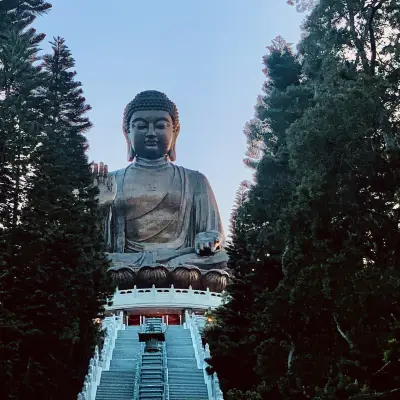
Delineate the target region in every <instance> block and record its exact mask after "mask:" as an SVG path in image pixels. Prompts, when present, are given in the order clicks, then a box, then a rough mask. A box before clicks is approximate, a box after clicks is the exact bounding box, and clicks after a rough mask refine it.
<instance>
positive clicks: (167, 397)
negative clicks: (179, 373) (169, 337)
mask: <svg viewBox="0 0 400 400" xmlns="http://www.w3.org/2000/svg"><path fill="white" fill-rule="evenodd" d="M162 346H163V364H164V365H163V367H164V400H169V383H168V379H169V377H168V362H167V346H166V344H165V342H164V343H163V345H162Z"/></svg>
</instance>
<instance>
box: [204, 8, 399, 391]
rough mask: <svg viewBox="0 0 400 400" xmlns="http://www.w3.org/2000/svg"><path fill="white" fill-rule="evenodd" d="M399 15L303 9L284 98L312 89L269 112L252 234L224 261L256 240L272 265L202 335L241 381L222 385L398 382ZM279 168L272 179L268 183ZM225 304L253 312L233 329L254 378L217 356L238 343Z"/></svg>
mask: <svg viewBox="0 0 400 400" xmlns="http://www.w3.org/2000/svg"><path fill="white" fill-rule="evenodd" d="M399 28H400V10H399V7H398V4H397V2H396V1H390V0H389V1H368V2H364V1H356V0H340V1H336V2H332V1H329V0H321V1H320V3H319V4H318V5H317V6H316V7H315V9H313V11H312V13H311V14H310V16H309V17H308V18H307V20H306V24H305V30H306V36H305V37H304V39H303V40H302V42H301V44H300V46H299V49H300V52H301V60H302V72H301V84H298V85H296V83H295V84H294V85H293V84H292V86H290V87H289V88H287V89H286V90H285V92H284V96H283V97H282V100H283V101H284V100H285V99H287V98H288V97H287V96H288V95H289V93H293V91H297V93H302V94H303V95H305V97H302V96H300V98H307V99H308V100H310V95H311V94H312V97H313V99H312V101H311V107H307V106H306V107H299V109H298V111H299V113H297V114H296V113H290V112H288V110H290V108H291V107H282V109H283V110H284V111H285V112H282V113H276V114H275V116H274V118H273V120H272V121H271V122H276V123H277V124H276V126H275V129H277V130H278V132H280V134H279V136H278V135H277V136H276V140H275V143H276V144H277V145H276V147H275V152H272V153H269V152H268V149H269V148H271V147H272V145H273V142H270V145H269V146H268V145H267V146H266V151H265V155H264V157H263V159H262V161H261V162H260V163H259V166H258V168H257V182H256V184H255V185H254V188H253V189H252V191H251V192H250V195H249V200H248V201H247V202H246V207H245V208H246V209H247V211H246V213H245V216H246V218H248V219H247V221H252V219H251V217H250V216H252V215H257V216H258V217H259V219H258V228H257V229H256V232H257V233H258V234H259V236H260V237H261V240H260V241H257V240H256V238H255V237H254V238H252V239H250V238H251V235H249V234H246V233H244V232H242V233H241V236H240V238H241V241H242V242H241V243H239V242H238V241H236V242H235V241H233V248H234V249H235V250H236V253H234V252H232V250H231V254H232V255H233V260H232V262H233V263H235V262H236V261H237V260H241V258H240V257H241V256H242V255H243V254H244V255H245V257H247V259H248V260H249V262H248V264H247V265H251V263H254V261H258V260H262V259H263V258H262V257H263V255H264V256H265V253H266V252H268V253H269V254H271V258H272V257H274V256H275V257H276V258H275V261H276V268H277V269H280V270H281V271H282V279H280V280H279V282H278V284H277V285H276V286H275V288H272V290H271V287H266V288H265V289H264V290H263V291H261V292H260V293H259V294H256V295H254V292H257V291H258V290H259V286H257V285H255V284H254V282H256V283H257V284H259V282H260V281H261V282H265V281H263V279H265V277H266V274H267V273H266V271H265V270H264V269H263V268H260V269H258V270H257V269H256V270H255V275H256V276H257V278H258V279H257V278H255V279H252V280H251V279H249V274H248V275H246V279H247V281H246V282H245V285H244V287H242V288H241V289H240V290H241V292H240V293H239V292H238V293H237V294H235V293H234V294H233V295H232V299H235V295H236V296H237V295H238V294H241V295H243V294H244V293H251V294H252V296H253V300H252V301H251V302H250V303H251V304H246V305H245V307H244V308H236V309H233V305H234V302H233V300H231V301H230V302H228V304H227V306H226V307H223V308H222V309H221V310H218V311H217V313H216V314H217V316H218V317H219V319H218V318H217V323H216V325H215V328H213V329H214V331H215V332H216V333H219V335H220V338H218V336H217V335H214V334H213V333H212V332H211V336H210V340H211V347H212V350H213V352H212V355H213V358H215V360H211V362H213V363H214V365H216V366H218V367H217V368H216V370H217V372H218V373H219V375H220V376H221V377H222V378H223V379H222V380H223V381H224V383H225V385H226V386H225V389H232V388H236V389H239V390H231V391H230V398H232V399H245V398H251V396H252V397H254V398H265V399H270V398H277V399H279V398H282V399H378V398H379V399H381V398H382V399H395V398H398V396H399V393H400V388H399V385H398V381H399V371H400V365H399V350H398V343H399V340H400V337H399V334H400V325H399V318H398V315H399V304H400V302H399V300H400V299H399V296H400V295H399V293H400V291H399V289H400V287H399V286H400V279H399V278H400V276H399V251H400V246H399V244H400V243H399V238H400V232H399V226H400V225H399V216H400V215H399V188H400V185H399V179H400V149H399V145H400V142H399V128H398V127H399V113H398V109H399V103H398V98H399V78H400V75H399V66H400V65H399V61H400V58H399V57H400V53H399V49H398V46H396V43H399V39H400V33H399V32H400V29H399ZM271 72H272V71H271V70H270V73H271ZM272 98H273V97H272ZM293 104H295V105H298V104H299V102H294V103H293ZM266 111H267V112H268V113H270V112H271V110H270V109H269V108H268V107H266ZM272 111H274V109H272ZM279 117H282V118H281V119H279ZM280 129H282V130H281V131H280ZM279 143H280V144H279ZM270 154H272V155H273V157H272V158H271V156H270ZM276 159H278V160H280V161H281V164H274V163H273V162H274V161H275V160H276ZM271 165H274V166H275V167H276V170H275V173H274V172H271V171H274V170H273V169H272V170H271ZM263 166H265V167H264V168H265V169H263ZM267 166H268V168H267ZM278 176H280V177H281V179H279V180H275V182H277V183H278V182H280V184H279V185H276V186H275V185H272V186H271V185H270V186H267V185H268V182H271V180H272V179H276V177H278ZM263 188H265V189H266V188H269V190H268V192H267V191H265V190H262V189H263ZM274 189H275V191H274ZM253 193H256V194H257V195H256V196H255V198H253ZM279 205H282V207H281V208H280V207H278V206H279ZM275 211H277V213H276V214H275V216H274V214H273V213H274V212H275ZM239 215H240V213H239ZM237 226H240V225H239V224H237ZM248 226H249V225H248ZM268 233H270V235H269V236H268ZM243 249H245V251H244V250H243ZM249 254H250V257H249ZM269 271H270V269H269ZM234 287H235V284H234V285H232V286H231V288H230V291H231V292H232V291H233V288H234ZM259 310H262V312H259ZM229 311H230V312H231V313H232V314H233V313H234V312H235V313H236V316H237V315H240V313H246V315H250V317H249V318H250V319H251V318H252V324H251V326H249V324H248V323H247V322H245V323H244V327H243V328H242V330H241V331H240V335H241V337H240V338H239V339H238V338H236V341H237V342H238V343H242V342H243V345H244V346H247V347H246V349H249V347H251V346H250V345H249V344H251V343H253V344H254V343H255V345H254V346H253V349H252V352H251V354H250V355H248V356H245V355H244V353H240V355H241V356H242V357H243V362H244V363H245V364H247V363H250V364H253V365H254V372H253V373H252V374H251V381H250V382H251V383H250V384H254V382H255V381H256V382H257V387H253V388H251V387H250V385H245V384H244V383H243V382H235V381H234V379H240V378H238V376H237V375H234V372H232V367H231V366H224V365H223V362H222V361H221V360H223V358H224V357H226V359H227V360H228V359H229V358H228V357H232V354H235V352H236V354H239V353H238V350H237V349H236V348H235V347H234V344H233V343H231V341H230V338H231V336H230V330H229V326H227V325H225V321H226V320H227V318H226V317H225V314H227V313H228V312H229ZM251 316H252V317H251ZM235 323H236V324H240V319H239V318H236V321H235ZM240 329H241V327H236V331H238V330H240ZM225 331H226V332H228V334H224V332H225ZM261 333H262V334H263V337H261ZM246 335H247V337H248V339H247V340H246V339H245V336H246ZM257 335H258V338H257V340H256V341H254V337H257ZM218 346H223V348H224V351H221V350H218ZM254 360H255V361H254ZM246 371H247V370H246ZM254 376H256V377H257V378H256V379H254ZM231 378H234V379H231ZM251 389H253V390H252V391H249V390H251ZM257 396H258V397H257Z"/></svg>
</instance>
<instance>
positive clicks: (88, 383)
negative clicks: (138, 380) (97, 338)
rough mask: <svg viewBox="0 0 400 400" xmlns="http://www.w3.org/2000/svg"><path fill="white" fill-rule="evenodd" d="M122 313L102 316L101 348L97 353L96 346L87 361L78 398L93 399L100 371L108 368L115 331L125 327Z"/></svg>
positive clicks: (115, 335) (83, 399) (98, 382)
mask: <svg viewBox="0 0 400 400" xmlns="http://www.w3.org/2000/svg"><path fill="white" fill-rule="evenodd" d="M122 314H123V313H122V312H121V313H120V315H119V316H115V315H114V316H112V317H106V318H104V320H103V322H102V330H103V331H105V335H104V343H103V348H102V349H101V353H99V348H98V347H97V346H96V348H95V351H94V355H93V357H92V358H91V359H90V362H89V369H88V373H87V375H86V377H85V381H84V383H83V389H82V392H81V393H79V394H78V400H95V398H96V392H97V387H98V386H99V384H100V379H101V373H102V371H108V370H109V369H110V362H111V358H112V352H113V350H114V347H115V339H116V337H117V332H118V331H119V330H121V329H124V327H125V326H124V324H123V315H122Z"/></svg>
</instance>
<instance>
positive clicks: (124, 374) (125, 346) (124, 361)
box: [96, 326, 140, 400]
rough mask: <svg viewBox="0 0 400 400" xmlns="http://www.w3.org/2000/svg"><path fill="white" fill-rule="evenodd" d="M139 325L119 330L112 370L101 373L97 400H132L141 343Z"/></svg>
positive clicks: (111, 364)
mask: <svg viewBox="0 0 400 400" xmlns="http://www.w3.org/2000/svg"><path fill="white" fill-rule="evenodd" d="M138 333H139V327H137V326H128V327H126V329H125V330H124V331H122V330H121V331H118V335H117V339H116V341H115V348H114V351H113V356H112V360H111V363H110V370H109V371H103V372H102V374H101V380H100V385H99V387H98V388H97V393H96V400H132V399H133V391H134V387H135V371H136V366H137V362H138V357H139V352H140V344H139V337H138Z"/></svg>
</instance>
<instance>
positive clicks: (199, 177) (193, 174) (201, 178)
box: [174, 164, 208, 182]
mask: <svg viewBox="0 0 400 400" xmlns="http://www.w3.org/2000/svg"><path fill="white" fill-rule="evenodd" d="M174 167H175V168H178V169H180V170H181V171H183V172H184V173H185V175H186V176H188V177H189V178H190V179H192V180H196V181H198V182H207V181H208V180H207V178H206V176H205V175H203V174H202V173H201V172H199V171H196V170H193V169H189V168H185V167H181V166H179V165H176V164H174Z"/></svg>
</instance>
